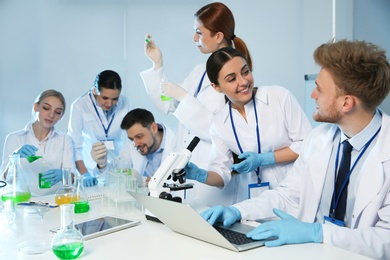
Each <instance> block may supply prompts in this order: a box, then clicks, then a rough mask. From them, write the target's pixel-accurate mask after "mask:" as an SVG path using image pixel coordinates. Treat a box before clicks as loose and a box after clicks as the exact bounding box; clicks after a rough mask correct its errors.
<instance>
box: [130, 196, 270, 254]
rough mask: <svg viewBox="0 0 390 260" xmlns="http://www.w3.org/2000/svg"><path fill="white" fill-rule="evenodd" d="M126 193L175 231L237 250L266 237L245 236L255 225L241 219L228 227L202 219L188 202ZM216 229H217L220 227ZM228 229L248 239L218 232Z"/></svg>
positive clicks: (257, 242)
mask: <svg viewBox="0 0 390 260" xmlns="http://www.w3.org/2000/svg"><path fill="white" fill-rule="evenodd" d="M129 193H130V194H131V195H132V196H133V197H134V198H135V199H136V200H137V201H139V202H140V203H142V204H143V205H144V207H145V208H146V209H148V210H149V211H150V212H151V213H152V214H154V215H155V216H156V217H157V218H158V219H159V220H160V221H161V222H163V223H164V224H165V225H166V226H167V227H169V228H170V229H171V230H173V231H175V232H177V233H180V234H183V235H186V236H189V237H193V238H196V239H199V240H202V241H205V242H208V243H211V244H213V245H217V246H220V247H224V248H227V249H230V250H233V251H236V252H241V251H245V250H248V249H252V248H256V247H260V246H263V245H264V242H265V241H266V240H251V239H248V238H246V236H245V234H246V233H248V232H249V231H251V230H252V229H253V228H254V227H252V226H249V225H245V224H243V223H235V224H233V225H232V226H230V227H223V226H222V225H217V226H212V225H210V224H209V223H208V222H207V221H206V220H204V219H203V218H202V217H201V216H200V215H199V213H198V212H197V211H195V210H194V209H193V208H191V207H190V206H189V205H187V204H184V203H179V202H173V201H170V200H165V199H159V198H155V197H150V196H146V195H143V194H139V193H135V192H129ZM217 229H220V231H218V230H217ZM231 231H233V232H234V231H235V233H238V234H239V235H241V236H242V237H243V238H244V239H245V238H246V239H247V240H249V241H246V242H249V243H243V244H241V242H238V243H237V242H234V243H232V242H229V240H228V239H227V238H225V237H224V236H223V235H222V234H221V233H220V232H223V233H225V232H231Z"/></svg>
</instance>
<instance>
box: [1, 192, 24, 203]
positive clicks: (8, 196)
mask: <svg viewBox="0 0 390 260" xmlns="http://www.w3.org/2000/svg"><path fill="white" fill-rule="evenodd" d="M30 198H31V193H30V192H17V193H16V194H15V196H13V194H12V193H8V194H4V195H3V196H1V200H2V201H4V202H5V201H6V200H12V201H13V202H14V203H15V204H17V203H19V202H24V201H29V200H30Z"/></svg>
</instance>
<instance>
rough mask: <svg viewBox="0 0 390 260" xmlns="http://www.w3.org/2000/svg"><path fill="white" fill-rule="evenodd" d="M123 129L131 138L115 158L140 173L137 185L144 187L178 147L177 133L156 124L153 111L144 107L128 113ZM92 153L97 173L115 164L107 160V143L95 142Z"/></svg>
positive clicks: (102, 172) (123, 121) (122, 125)
mask: <svg viewBox="0 0 390 260" xmlns="http://www.w3.org/2000/svg"><path fill="white" fill-rule="evenodd" d="M121 128H122V129H123V130H125V131H126V133H127V136H128V138H129V140H128V142H126V143H125V145H124V147H123V148H122V149H121V151H120V154H119V157H118V158H116V159H117V160H118V159H119V160H120V161H121V162H122V163H125V164H126V165H127V166H128V167H129V168H132V169H133V170H135V171H136V172H137V173H139V176H137V182H138V185H143V186H144V185H146V183H145V182H147V181H149V179H150V177H152V176H153V175H154V173H155V172H156V170H157V169H158V167H160V164H161V162H163V160H164V159H165V158H166V157H167V156H168V154H169V153H170V152H173V151H174V150H175V148H176V140H175V135H174V133H173V131H172V130H171V129H169V128H168V127H167V126H165V125H164V124H158V123H156V122H155V121H154V117H153V114H152V113H151V112H149V111H148V110H146V109H141V108H136V109H133V110H131V111H130V112H128V113H127V115H126V116H125V117H124V118H123V120H122V123H121ZM91 155H92V158H93V159H94V160H95V162H96V163H97V166H96V167H95V169H94V174H95V175H96V176H99V175H100V174H104V173H106V172H107V171H109V170H112V168H113V167H115V166H114V165H113V164H114V162H108V160H107V149H106V147H105V145H104V143H102V142H97V143H94V144H93V146H92V150H91ZM116 163H118V161H117V162H116Z"/></svg>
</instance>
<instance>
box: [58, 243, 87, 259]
mask: <svg viewBox="0 0 390 260" xmlns="http://www.w3.org/2000/svg"><path fill="white" fill-rule="evenodd" d="M83 250H84V243H81V242H76V243H72V244H64V245H59V246H53V253H54V254H55V255H56V256H57V257H58V258H59V259H76V258H77V257H79V256H80V255H81V253H82V252H83Z"/></svg>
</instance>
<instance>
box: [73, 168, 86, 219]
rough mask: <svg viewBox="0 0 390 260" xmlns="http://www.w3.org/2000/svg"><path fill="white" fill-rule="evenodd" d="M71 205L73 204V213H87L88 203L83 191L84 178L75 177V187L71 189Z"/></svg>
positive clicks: (80, 176)
mask: <svg viewBox="0 0 390 260" xmlns="http://www.w3.org/2000/svg"><path fill="white" fill-rule="evenodd" d="M71 203H72V204H74V206H75V207H74V212H75V213H84V212H88V211H89V202H88V197H87V194H86V193H85V190H84V177H83V176H82V175H77V176H75V187H74V189H73V194H72V199H71Z"/></svg>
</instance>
